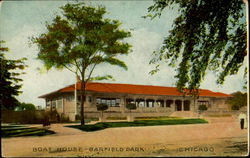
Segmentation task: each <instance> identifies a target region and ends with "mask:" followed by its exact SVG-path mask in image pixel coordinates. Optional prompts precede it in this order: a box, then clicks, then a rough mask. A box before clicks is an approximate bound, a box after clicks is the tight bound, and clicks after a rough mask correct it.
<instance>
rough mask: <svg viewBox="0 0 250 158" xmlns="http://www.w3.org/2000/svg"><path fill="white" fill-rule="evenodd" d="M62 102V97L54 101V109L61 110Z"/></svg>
mask: <svg viewBox="0 0 250 158" xmlns="http://www.w3.org/2000/svg"><path fill="white" fill-rule="evenodd" d="M62 104H63V100H62V97H60V98H58V99H57V101H56V108H58V109H60V108H62Z"/></svg>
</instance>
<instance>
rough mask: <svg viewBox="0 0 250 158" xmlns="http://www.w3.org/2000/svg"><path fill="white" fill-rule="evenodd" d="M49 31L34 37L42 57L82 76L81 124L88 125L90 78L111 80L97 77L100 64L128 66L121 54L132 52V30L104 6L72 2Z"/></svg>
mask: <svg viewBox="0 0 250 158" xmlns="http://www.w3.org/2000/svg"><path fill="white" fill-rule="evenodd" d="M61 9H62V11H63V12H62V14H63V16H61V15H57V16H56V17H55V18H54V19H53V22H52V23H51V24H47V25H46V26H47V32H46V33H43V34H41V35H40V36H39V37H36V38H35V37H33V38H32V42H33V43H35V44H37V45H38V48H39V54H38V59H40V60H42V61H43V63H44V65H45V67H46V68H47V69H50V68H52V67H55V68H58V69H62V68H67V69H69V70H70V71H72V72H74V73H76V74H78V73H80V77H81V89H80V93H81V124H82V125H84V98H85V93H86V85H87V82H88V81H90V80H103V79H111V78H112V77H111V76H110V75H106V76H97V77H93V76H92V73H93V71H94V69H95V68H96V66H97V65H100V64H102V63H108V64H111V65H116V66H119V67H121V68H124V69H125V70H126V69H127V66H126V64H125V63H124V62H123V61H121V60H119V59H118V58H117V55H126V54H128V53H129V50H130V47H131V46H130V45H129V44H128V43H126V42H125V41H124V39H125V38H127V37H130V32H127V31H125V30H122V29H120V25H121V23H120V22H119V21H118V20H110V19H107V18H104V14H105V13H106V9H105V8H104V7H101V6H98V7H92V6H87V5H85V4H84V3H76V4H75V3H71V4H66V5H65V6H63V7H61Z"/></svg>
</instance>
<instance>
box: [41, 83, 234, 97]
mask: <svg viewBox="0 0 250 158" xmlns="http://www.w3.org/2000/svg"><path fill="white" fill-rule="evenodd" d="M80 86H81V84H80V83H78V84H77V89H78V90H80ZM74 90H75V84H73V85H70V86H67V87H65V88H62V89H59V90H57V91H54V92H52V93H49V94H45V95H43V96H40V97H39V98H46V97H47V96H50V95H53V94H56V93H65V92H74ZM87 91H92V92H104V93H125V94H144V95H170V96H182V94H181V93H180V92H179V91H178V90H177V88H175V87H163V86H151V85H133V84H118V83H98V82H89V83H88V84H87ZM199 96H207V97H230V96H231V95H229V94H225V93H220V92H213V91H210V90H206V89H200V90H199Z"/></svg>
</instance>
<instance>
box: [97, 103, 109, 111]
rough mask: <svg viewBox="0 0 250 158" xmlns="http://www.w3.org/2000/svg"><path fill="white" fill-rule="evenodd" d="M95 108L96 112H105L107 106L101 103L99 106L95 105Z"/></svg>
mask: <svg viewBox="0 0 250 158" xmlns="http://www.w3.org/2000/svg"><path fill="white" fill-rule="evenodd" d="M96 107H97V110H98V111H105V110H107V109H108V105H107V104H103V103H101V104H96Z"/></svg>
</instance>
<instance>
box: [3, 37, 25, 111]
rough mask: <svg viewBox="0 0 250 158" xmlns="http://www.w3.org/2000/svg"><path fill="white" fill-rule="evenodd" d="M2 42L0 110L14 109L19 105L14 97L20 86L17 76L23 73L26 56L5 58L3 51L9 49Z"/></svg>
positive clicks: (17, 93) (18, 92)
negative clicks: (14, 58) (16, 58)
mask: <svg viewBox="0 0 250 158" xmlns="http://www.w3.org/2000/svg"><path fill="white" fill-rule="evenodd" d="M3 43H4V41H0V105H1V110H6V109H8V110H14V108H15V107H16V106H18V105H19V102H18V100H17V99H16V98H15V97H16V96H18V95H19V94H20V93H21V91H20V88H21V87H22V84H21V83H20V82H21V81H22V79H20V78H19V77H18V76H19V75H21V74H23V72H22V70H23V69H24V68H25V67H26V65H25V64H24V61H25V60H26V58H22V59H18V60H10V59H6V57H5V54H4V53H5V52H8V51H9V49H8V48H7V47H4V46H2V44H3ZM18 70H19V71H18ZM20 70H21V71H20Z"/></svg>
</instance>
